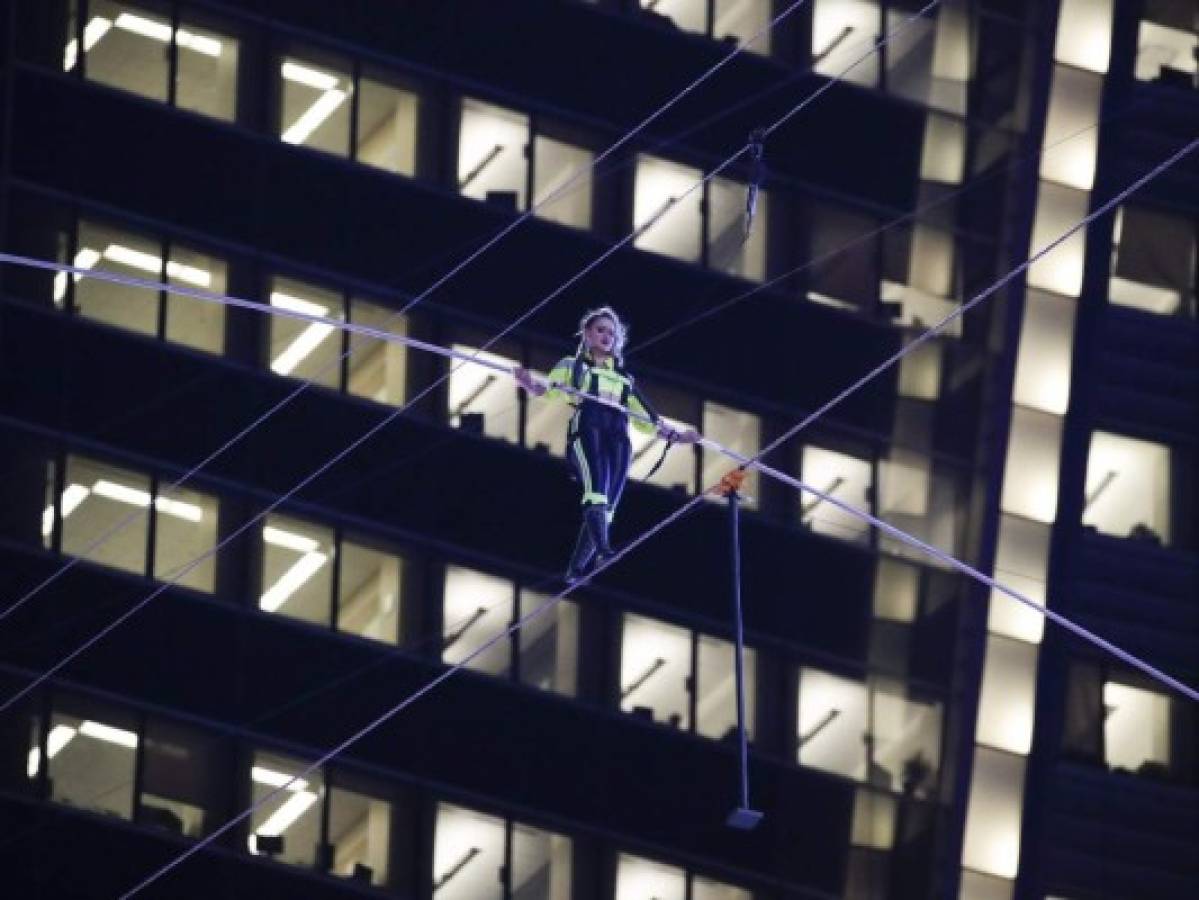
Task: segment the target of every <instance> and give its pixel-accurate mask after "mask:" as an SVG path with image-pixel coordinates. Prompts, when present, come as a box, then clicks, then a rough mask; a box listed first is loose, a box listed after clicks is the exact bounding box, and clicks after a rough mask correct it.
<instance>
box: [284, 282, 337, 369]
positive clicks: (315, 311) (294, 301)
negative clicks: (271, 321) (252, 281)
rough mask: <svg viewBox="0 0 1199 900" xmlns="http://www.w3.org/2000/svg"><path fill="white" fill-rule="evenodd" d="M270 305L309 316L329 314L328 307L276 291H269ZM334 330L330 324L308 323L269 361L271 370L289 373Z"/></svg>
mask: <svg viewBox="0 0 1199 900" xmlns="http://www.w3.org/2000/svg"><path fill="white" fill-rule="evenodd" d="M271 306H277V307H279V308H280V309H288V310H291V311H292V312H299V313H304V314H305V315H309V316H327V315H328V314H329V309H328V307H324V306H321V305H320V304H319V303H312V302H311V301H309V300H301V299H300V298H299V297H292V296H290V295H288V294H282V293H280V292H278V291H272V292H271ZM334 330H335V329H334V328H333V326H332V325H319V324H312V325H309V326H308V327H307V328H305V329H304V330H303V331H301V332H300V334H299V335H298V336H297V337H296V339H295V340H293V341H292V342H291V343H290V344H288V345H287V347H286V348H285V349H284V350H283V352H282V353H280V354H279V355H278V356H276V357H275V358H274V359H273V360H272V361H271V371H272V372H274V373H276V374H277V375H290V374H291V373H292V372H294V371H295V370H296V367H297V366H298V365H299V364H300V363H302V362H303V361H304V360H305V359H307V358H308V357H309V356H310V355H311V354H312V351H314V350H315V349H316V348H317V347H319V346H320V345H321V343H322V342H323V341H324V340H325V338H327V337H328V336H329V335H330V334H332V333H333V331H334Z"/></svg>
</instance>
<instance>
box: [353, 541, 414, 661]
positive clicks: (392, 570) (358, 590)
mask: <svg viewBox="0 0 1199 900" xmlns="http://www.w3.org/2000/svg"><path fill="white" fill-rule="evenodd" d="M403 569H404V563H403V560H401V559H400V558H399V557H398V556H392V555H391V554H387V553H380V552H379V551H377V550H372V549H370V548H369V547H364V546H362V545H360V544H355V543H353V542H351V541H342V542H341V575H340V579H339V581H340V583H339V584H338V586H337V628H338V630H339V631H346V632H349V633H350V634H357V635H359V636H361V637H367V638H372V639H374V640H376V641H385V642H386V643H388V644H395V643H396V642H397V641H398V640H399V629H400V587H401V585H402V584H403Z"/></svg>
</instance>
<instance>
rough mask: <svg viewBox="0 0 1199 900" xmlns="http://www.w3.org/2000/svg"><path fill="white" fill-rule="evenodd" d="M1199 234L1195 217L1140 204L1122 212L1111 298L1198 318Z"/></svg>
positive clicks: (1122, 303) (1118, 215)
mask: <svg viewBox="0 0 1199 900" xmlns="http://www.w3.org/2000/svg"><path fill="white" fill-rule="evenodd" d="M1196 237H1197V227H1196V224H1195V222H1194V220H1193V219H1187V218H1186V217H1184V216H1176V215H1171V214H1170V213H1166V212H1161V211H1158V210H1153V209H1146V208H1144V207H1136V206H1122V207H1120V208H1119V209H1118V210H1116V219H1115V225H1114V228H1113V232H1112V260H1111V280H1110V281H1109V283H1108V297H1109V298H1110V300H1111V302H1112V303H1115V304H1117V305H1119V306H1131V307H1133V308H1134V309H1142V310H1145V311H1146V312H1152V313H1157V314H1159V315H1164V316H1169V315H1174V314H1176V313H1179V312H1182V313H1185V314H1187V315H1191V316H1193V315H1194V314H1195V287H1194V285H1195V246H1196Z"/></svg>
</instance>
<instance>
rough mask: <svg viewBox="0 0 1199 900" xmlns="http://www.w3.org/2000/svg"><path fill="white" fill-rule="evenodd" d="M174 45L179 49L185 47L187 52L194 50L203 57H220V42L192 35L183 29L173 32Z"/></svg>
mask: <svg viewBox="0 0 1199 900" xmlns="http://www.w3.org/2000/svg"><path fill="white" fill-rule="evenodd" d="M175 43H177V44H178V45H179V46H180V47H187V49H189V50H195V51H196V52H197V53H199V54H202V55H204V56H212V57H218V56H220V55H221V42H220V41H218V40H217V39H216V38H210V37H204V36H203V35H199V34H192V33H191V32H190V31H187V30H186V29H183V28H180V29H179V30H178V31H176V32H175Z"/></svg>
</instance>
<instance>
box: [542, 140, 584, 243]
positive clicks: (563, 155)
mask: <svg viewBox="0 0 1199 900" xmlns="http://www.w3.org/2000/svg"><path fill="white" fill-rule="evenodd" d="M533 157H534V162H533V202H534V204H539V203H542V202H543V201H544V200H545V199H546V198H547V197H550V196H551V195H553V194H554V192H555V191H557V190H559V189H560V188H561V187H562V186H563V185H565V184H566V183H567V182H570V181H571V179H572V178H573V177H574V176H575V173H576V172H578V171H580V170H581V169H585V170H588V171H587V172H586V174H585V175H580V176H579V177H578V179H577V180H575V181H573V182H571V185H570V187H569V188H568V189H567V190H566V191H564V192H563V193H562V194H561V195H560V196H558V197H556V198H555V199H554V200H552V201H551V202H549V203H547V204H545V206H541V207H538V209H537V215H539V216H541V217H542V218H543V219H549V220H550V221H552V222H557V223H559V224H560V225H569V226H571V227H572V228H590V227H591V186H592V185H591V172H590V168H591V161H592V159H593V158H594V154H592V153H591V151H590V150H585V149H583V148H582V147H575V146H572V145H571V144H566V143H563V142H562V141H555V140H552V139H551V138H547V137H542V136H540V135H538V137H537V138H536V139H535V140H534V141H533Z"/></svg>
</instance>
